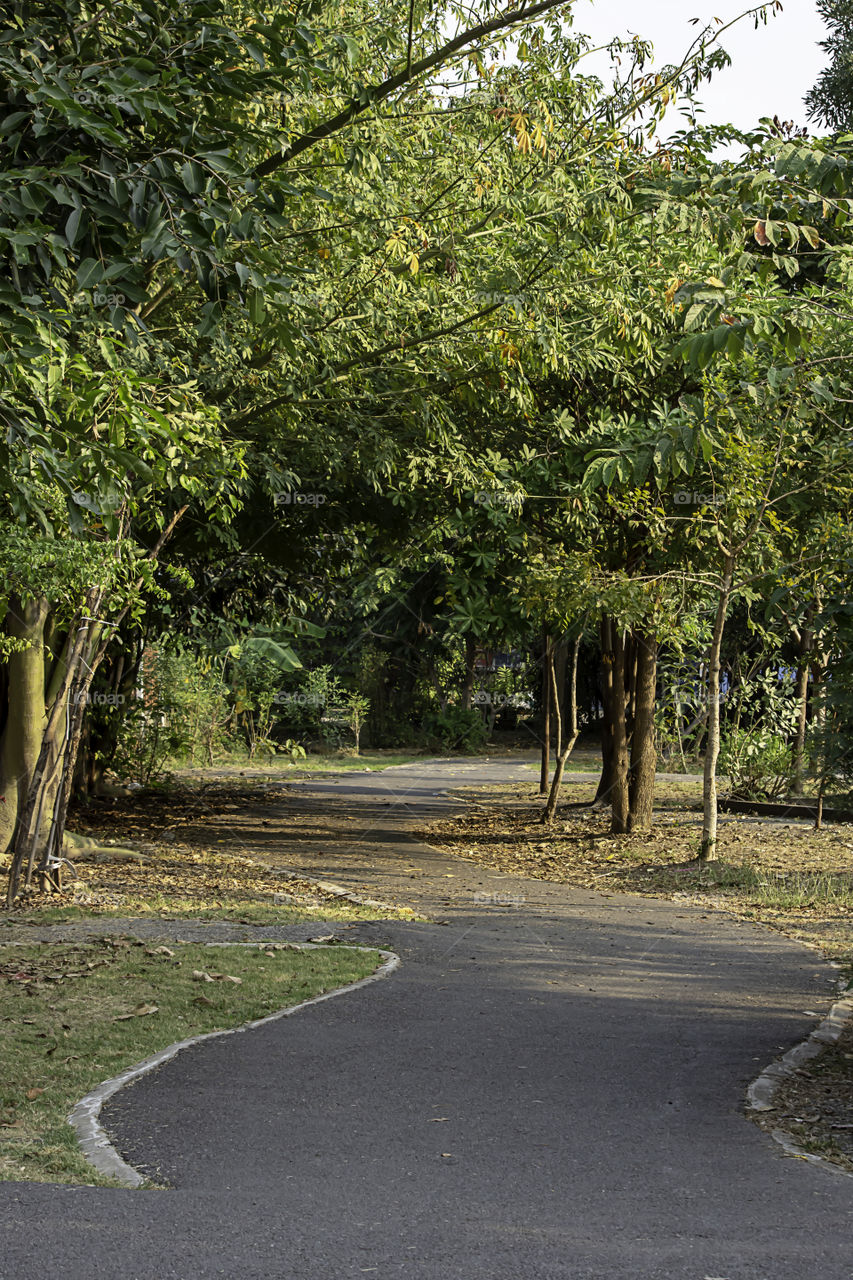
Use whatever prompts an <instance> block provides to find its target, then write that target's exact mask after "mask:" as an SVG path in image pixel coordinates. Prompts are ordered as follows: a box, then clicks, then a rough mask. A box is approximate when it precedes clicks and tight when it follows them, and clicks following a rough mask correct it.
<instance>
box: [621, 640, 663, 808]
mask: <svg viewBox="0 0 853 1280" xmlns="http://www.w3.org/2000/svg"><path fill="white" fill-rule="evenodd" d="M634 640H635V644H634V652H635V655H636V678H635V685H634V722H633V728H632V732H631V774H630V781H629V785H628V801H629V809H628V830H629V831H648V829H649V828H650V827H651V825H652V811H653V805H654V794H655V766H656V764H657V750H656V746H655V694H656V691H657V641H656V640H655V638H654V637H653V636H650V635H645V634H643V633H642V632H636V633H635V635H634Z"/></svg>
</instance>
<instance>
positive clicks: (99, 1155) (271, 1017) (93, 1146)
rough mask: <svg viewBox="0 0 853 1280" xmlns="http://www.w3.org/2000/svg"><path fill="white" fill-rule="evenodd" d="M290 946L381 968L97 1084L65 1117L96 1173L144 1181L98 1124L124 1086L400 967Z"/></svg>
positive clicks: (386, 960) (394, 958)
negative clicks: (185, 1054)
mask: <svg viewBox="0 0 853 1280" xmlns="http://www.w3.org/2000/svg"><path fill="white" fill-rule="evenodd" d="M207 945H213V946H220V947H229V946H232V947H245V946H249V947H257V946H259V944H258V943H257V942H248V943H247V942H220V943H213V944H207ZM269 945H275V944H274V943H272V944H269ZM289 945H290V947H291V948H294V947H295V948H296V949H297V950H300V951H302V950H335V951H376V952H378V954H379V955H380V956H381V957H382V964H381V965H380V966H379V968H378V969H377V970H376V972H375V973H371V974H368V976H367V977H366V978H360V979H359V980H358V982H351V983H350V984H349V985H348V986H346V987H336V988H335V990H334V991H324V992H323V994H322V995H321V996H313V997H312V999H310V1000H303V1001H302V1003H301V1004H294V1005H291V1006H289V1007H288V1008H287V1009H279V1010H278V1011H277V1012H276V1013H270V1014H267V1015H266V1017H264V1018H255V1019H254V1021H252V1022H244V1023H243V1025H242V1026H239V1027H229V1028H227V1029H226V1030H224V1031H208V1032H206V1033H205V1034H204V1035H200V1036H189V1037H188V1038H187V1039H186V1040H178V1041H177V1042H176V1043H175V1044H170V1045H169V1046H168V1047H167V1048H165V1049H161V1050H160V1052H159V1053H155V1054H152V1056H151V1057H150V1058H145V1059H144V1060H143V1061H142V1062H137V1063H136V1065H135V1066H132V1067H128V1068H127V1070H126V1071H122V1072H121V1073H120V1074H119V1075H117V1076H113V1077H112V1079H111V1080H105V1081H104V1082H103V1084H99V1085H98V1087H97V1088H96V1089H93V1090H92V1092H91V1093H87V1094H86V1096H85V1098H81V1099H80V1101H79V1102H78V1103H77V1105H76V1107H75V1108H74V1110H73V1111H72V1112H71V1115H70V1116H69V1117H68V1123H69V1124H70V1125H72V1126H73V1128H74V1130H75V1131H76V1133H77V1141H78V1142H79V1143H80V1146H81V1148H82V1151H83V1154H84V1156H85V1157H86V1159H87V1160H88V1161H89V1163H90V1164H91V1165H93V1166H94V1168H95V1169H97V1171H98V1172H99V1173H102V1174H104V1175H106V1177H108V1178H116V1179H117V1180H118V1181H119V1182H123V1183H124V1184H125V1185H126V1186H128V1187H140V1186H142V1184H143V1182H144V1181H145V1179H144V1178H143V1176H142V1174H141V1173H139V1172H138V1171H137V1170H136V1169H134V1168H133V1166H132V1165H129V1164H127V1162H126V1161H124V1160H122V1158H121V1156H120V1155H119V1153H118V1152H117V1151H116V1149H115V1147H114V1146H113V1145H112V1143H111V1142H110V1140H109V1138H108V1137H107V1135H106V1133H105V1132H104V1130H103V1128H102V1127H101V1124H100V1120H99V1116H100V1113H101V1108H102V1107H103V1105H104V1103H105V1102H106V1101H107V1099H109V1098H111V1097H112V1096H113V1094H114V1093H118V1091H119V1089H123V1088H124V1086H125V1085H127V1084H130V1083H131V1081H133V1080H138V1079H139V1077H140V1076H144V1075H147V1074H148V1072H149V1071H154V1070H155V1068H156V1067H159V1066H162V1064H163V1063H164V1062H168V1061H169V1059H170V1058H174V1057H175V1056H176V1055H177V1054H179V1053H180V1052H181V1050H182V1049H188V1048H189V1047H190V1045H194V1044H201V1043H202V1042H203V1041H205V1040H212V1039H214V1037H216V1036H234V1035H239V1034H240V1033H241V1032H243V1031H252V1030H254V1028H255V1027H263V1026H265V1025H266V1024H267V1023H268V1022H277V1021H278V1019H279V1018H289V1017H290V1016H291V1014H294V1013H298V1012H299V1011H300V1009H307V1008H308V1006H309V1005H312V1004H320V1003H321V1001H323V1000H331V999H333V998H334V997H335V996H340V995H344V994H345V993H346V992H348V991H356V990H358V988H359V987H366V986H367V984H368V983H369V982H378V981H379V980H380V979H381V978H387V977H388V975H389V974H391V973H393V972H394V970H395V969H396V968H397V967H398V966H399V964H400V957H399V956H398V955H396V954H395V953H394V952H393V951H383V950H381V948H379V947H341V946H336V947H334V948H331V947H328V946H321V945H320V944H317V943H310V942H307V943H299V944H298V945H297V944H295V943H291V944H289Z"/></svg>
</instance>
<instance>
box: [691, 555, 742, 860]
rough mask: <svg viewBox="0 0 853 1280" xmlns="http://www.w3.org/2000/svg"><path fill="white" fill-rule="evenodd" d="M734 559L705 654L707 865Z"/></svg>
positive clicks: (726, 567) (712, 847) (713, 828)
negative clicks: (722, 652) (707, 650)
mask: <svg viewBox="0 0 853 1280" xmlns="http://www.w3.org/2000/svg"><path fill="white" fill-rule="evenodd" d="M734 568H735V561H734V556H733V555H732V554H731V553H728V554H726V556H725V559H724V562H723V577H722V582H721V584H720V593H719V596H718V598H717V614H716V617H715V619H714V632H713V636H712V639H711V650H710V653H709V655H708V736H707V741H706V744H705V780H704V794H703V809H704V814H703V822H702V845H701V848H700V850H699V860H700V862H710V861H711V860H712V859H714V858H715V857H716V855H717V759H718V757H719V754H720V654H721V651H722V647H723V631H724V630H725V625H726V615H727V614H728V608H729V600H730V598H731V593H732V583H733V581H734Z"/></svg>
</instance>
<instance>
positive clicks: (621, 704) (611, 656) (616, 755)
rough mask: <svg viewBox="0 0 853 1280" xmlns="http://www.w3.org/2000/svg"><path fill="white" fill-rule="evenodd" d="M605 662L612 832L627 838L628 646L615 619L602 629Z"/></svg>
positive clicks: (603, 658) (606, 622)
mask: <svg viewBox="0 0 853 1280" xmlns="http://www.w3.org/2000/svg"><path fill="white" fill-rule="evenodd" d="M601 648H602V652H601V662H602V671H603V688H604V709H605V716H606V718H607V719H608V720H609V722H610V726H611V732H612V751H613V756H612V779H611V784H610V790H609V795H608V797H607V799H608V800H609V802H610V831H611V834H612V835H624V834H625V832H626V831H627V830H628V767H629V761H628V735H627V727H626V722H625V711H626V705H625V703H626V699H625V642H624V638H623V636H622V634H621V632H620V631H619V628H618V626H617V624H616V622H615V621H614V619H612V618H604V619H603V621H602V628H601Z"/></svg>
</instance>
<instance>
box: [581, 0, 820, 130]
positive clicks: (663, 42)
mask: <svg viewBox="0 0 853 1280" xmlns="http://www.w3.org/2000/svg"><path fill="white" fill-rule="evenodd" d="M783 4H784V9H783V11H782V12H781V13H777V14H775V15H770V16H769V18H768V22H767V25H766V26H764V25H763V24H761V25H760V26H759V27H758V29H757V30H756V29H755V25H754V20H753V19H751V18H745V19H744V20H743V21H742V22H741V23H739V24H738V25H737V26H736V27H734V28H733V29H732V30H730V31H728V32H726V34H725V37H724V38H723V39H722V41H721V43H722V45H723V48H725V49H726V50H727V52H728V53H729V54H730V55H731V58H732V65H731V66H730V67H729V68H728V69H727V70H725V71H721V72H718V73H717V74H715V76H714V78H713V79H712V80H711V81H710V83H708V84H704V85H702V86H701V87H700V89H699V91H698V94H697V98H698V101H699V102H700V103H701V105H702V107H703V114H702V115H700V116H699V117H698V118H699V120H700V121H701V122H702V123H704V124H727V123H730V124H734V125H737V126H739V127H740V128H742V129H751V128H753V127H754V126H755V125H757V123H758V121H759V119H760V118H761V117H762V116H773V115H778V116H779V117H780V119H782V120H793V121H794V122H795V123H796V124H798V125H808V127H809V130H810V132H812V133H814V132H818V133H819V132H820V130H819V129H817V130H816V129H815V126H814V124H813V123H811V122H809V121H808V120H807V117H806V108H805V105H804V104H803V95H804V94H805V93H807V92H808V90H809V89H811V88H812V86H813V85H814V83H815V80H816V79H817V77H818V74H819V73H820V71H821V70H822V69H823V67H824V66H825V65H826V62H827V59H826V55H825V54H824V52H823V50H822V49H820V48H819V47H818V42H819V41H820V40H822V39H824V38H825V36H826V28H825V26H824V24H823V22H822V21H821V19H820V17H819V16H818V13H817V9H816V6H815V3H814V0H783ZM746 7H747V5H745V4H737V3H732V2H731V0H639V2H638V0H577V3H576V4H575V7H574V30H575V31H577V32H583V33H585V34H587V35H589V36H592V37H593V39H594V41H595V43H596V44H603V43H606V42H607V41H608V40H610V39H612V38H613V37H614V36H620V37H625V36H627V35H628V34H631V35H639V36H640V37H641V38H642V39H643V40H650V41H651V42H652V43H653V44H654V46H655V66H656V67H661V66H665V65H667V64H668V63H674V62H676V63H677V62H679V61H680V60H681V58H682V57H683V55H684V53H685V51H686V50H687V48H688V47H689V45H690V43H691V42H692V40H694V39H695V37H696V34H697V32H698V31H700V30H701V28H702V27H704V26H705V25H706V24H707V23H709V22H710V21H712V20H713V19H714V18H722V19H723V21H724V22H728V21H730V20H731V19H732V18H735V17H737V15H738V14H739V13H743V11H744V9H745V8H746ZM691 18H699V19H700V23H699V25H698V26H691V25H690V19H691ZM647 69H648V68H647ZM580 70H582V71H583V72H585V73H587V72H590V73H594V74H596V75H598V76H600V77H601V78H602V79H603V80H604V81H605V83H609V74H608V72H609V59H608V57H607V55H605V54H597V55H592V56H589V57H586V58H584V59H583V60H582V62H581V64H580ZM679 127H681V125H680V122H677V118H676V117H675V115H674V114H670V115H668V116H667V120H666V123H665V125H664V128H663V130H662V132H663V133H664V134H666V133H668V132H670V131H671V130H673V129H676V128H679Z"/></svg>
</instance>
